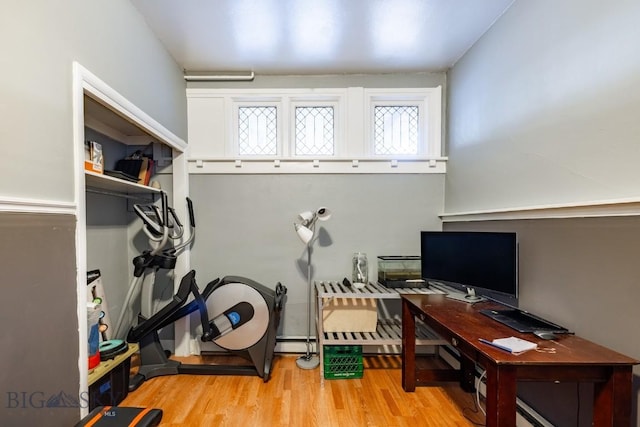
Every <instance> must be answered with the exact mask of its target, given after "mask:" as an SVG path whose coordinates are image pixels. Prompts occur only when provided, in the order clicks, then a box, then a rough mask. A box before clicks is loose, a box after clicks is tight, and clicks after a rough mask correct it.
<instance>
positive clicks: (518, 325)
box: [480, 309, 569, 334]
mask: <svg viewBox="0 0 640 427" xmlns="http://www.w3.org/2000/svg"><path fill="white" fill-rule="evenodd" d="M480 313H482V314H484V315H485V316H488V317H490V318H492V319H493V320H495V321H497V322H500V323H502V324H503V325H507V326H508V327H510V328H512V329H515V330H516V331H518V332H524V333H526V332H535V331H549V332H555V333H559V334H562V333H565V334H566V333H569V330H568V329H567V328H565V327H562V326H560V325H556V324H555V323H552V322H549V321H548V320H545V319H543V318H541V317H538V316H536V315H534V314H531V313H527V312H526V311H522V310H518V309H506V310H480Z"/></svg>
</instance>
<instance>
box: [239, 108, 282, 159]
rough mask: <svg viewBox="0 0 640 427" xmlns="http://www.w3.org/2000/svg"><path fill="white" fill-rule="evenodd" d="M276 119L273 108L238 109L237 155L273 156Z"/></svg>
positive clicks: (276, 129) (275, 138)
mask: <svg viewBox="0 0 640 427" xmlns="http://www.w3.org/2000/svg"><path fill="white" fill-rule="evenodd" d="M277 117H278V112H277V108H276V107H275V106H267V107H262V106H255V107H238V154H240V155H263V156H275V155H276V154H277V153H278V138H277V137H278V121H277Z"/></svg>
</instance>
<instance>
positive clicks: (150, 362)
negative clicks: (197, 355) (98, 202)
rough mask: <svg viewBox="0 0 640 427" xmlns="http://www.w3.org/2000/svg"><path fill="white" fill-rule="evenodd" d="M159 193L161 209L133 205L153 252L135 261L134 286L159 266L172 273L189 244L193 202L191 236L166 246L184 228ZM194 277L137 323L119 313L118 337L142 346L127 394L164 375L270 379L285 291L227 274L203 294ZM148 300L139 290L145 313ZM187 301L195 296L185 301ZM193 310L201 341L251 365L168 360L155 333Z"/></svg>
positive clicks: (131, 296)
mask: <svg viewBox="0 0 640 427" xmlns="http://www.w3.org/2000/svg"><path fill="white" fill-rule="evenodd" d="M161 195H162V210H161V211H160V210H159V209H158V207H157V206H155V205H135V206H134V210H135V212H136V213H137V214H138V216H139V217H140V218H141V219H142V220H143V222H144V230H145V233H146V234H147V236H149V239H150V242H152V243H155V248H153V249H152V250H151V251H144V252H143V253H142V254H141V255H140V256H138V257H136V258H134V261H133V263H134V277H135V278H134V280H133V282H132V286H136V287H140V284H141V283H142V282H145V283H149V280H147V279H148V277H147V278H142V276H143V275H144V273H145V272H146V273H147V275H148V276H151V278H152V279H153V278H154V277H155V273H156V272H157V270H158V269H160V268H164V269H174V268H175V263H176V259H177V255H176V254H177V252H178V251H180V250H181V249H183V248H185V247H187V246H188V245H190V244H191V242H192V241H193V238H194V235H195V233H194V230H195V219H194V214H193V204H192V202H191V200H190V199H188V198H187V206H188V210H189V221H190V226H191V235H190V236H189V238H188V239H187V240H186V241H185V242H183V243H180V244H178V245H175V246H172V247H170V248H167V249H165V248H164V246H165V245H166V244H167V242H168V241H169V240H174V241H175V240H178V239H180V238H181V237H182V234H183V231H184V230H183V227H182V224H181V223H180V221H179V219H178V217H177V215H176V214H175V211H174V210H173V209H171V208H170V207H168V205H167V199H166V194H165V193H164V192H162V193H161ZM195 276H196V272H195V271H194V270H191V271H190V272H188V273H187V274H186V275H185V276H184V277H182V279H181V281H180V285H179V287H178V290H177V292H176V293H175V295H174V296H173V299H172V300H171V301H170V302H169V303H168V304H166V305H165V306H164V307H162V308H161V309H160V310H158V311H157V312H155V313H153V314H151V315H148V316H147V315H143V313H139V315H138V322H137V324H135V325H130V328H127V326H123V322H125V321H126V320H125V319H126V317H127V315H126V313H125V314H124V316H123V315H122V314H121V316H120V319H119V322H118V325H117V327H116V333H122V330H123V329H128V332H127V336H126V339H127V341H128V342H130V343H131V342H138V343H139V346H140V367H139V369H138V373H137V374H136V375H135V376H133V377H132V378H131V380H130V383H129V391H133V390H136V389H137V388H138V387H139V386H140V385H141V384H142V383H143V382H144V381H145V380H147V379H150V378H153V377H156V376H162V375H176V374H198V375H257V376H259V377H261V378H263V380H264V382H267V381H268V380H269V378H270V375H271V366H272V362H273V352H274V349H275V344H276V333H277V330H278V326H279V324H280V314H281V312H282V310H283V308H284V304H285V299H286V292H287V288H286V287H284V286H283V285H282V284H281V283H277V285H276V288H275V290H272V289H270V288H267V287H266V286H263V285H261V284H259V283H257V282H255V281H253V280H251V279H248V278H245V277H239V276H225V277H223V278H222V279H215V280H213V281H211V282H209V283H208V284H207V285H206V287H205V289H204V290H203V291H202V292H201V291H200V289H199V287H198V285H197V283H196V279H195ZM151 281H152V280H151ZM138 293H139V290H136V289H130V290H129V292H128V295H127V301H126V303H127V305H131V304H132V302H133V301H134V300H135V297H136V296H137V295H138ZM151 297H152V292H142V298H141V299H142V300H143V301H142V303H141V305H142V306H143V307H144V306H145V304H146V305H147V309H148V308H150V307H152V306H153V304H152V303H151V302H150V301H147V300H148V299H150V298H151ZM190 297H193V298H192V299H191V300H190V301H189V299H190ZM126 308H127V309H129V311H131V310H130V308H129V307H126ZM124 311H125V308H123V312H124ZM195 311H198V314H199V323H200V325H201V327H202V333H201V336H200V339H201V340H202V341H212V342H214V343H215V344H216V345H217V346H219V347H221V348H222V349H224V350H226V351H227V352H228V353H229V354H232V355H237V356H241V357H242V358H244V359H246V360H247V361H250V362H251V364H250V365H235V364H234V365H200V364H184V363H181V362H178V361H175V360H170V359H169V358H168V352H167V351H165V350H164V349H163V347H162V345H161V343H160V339H159V336H158V331H159V330H160V329H162V328H164V327H166V326H168V325H170V324H172V323H174V322H175V321H176V320H178V319H180V318H182V317H184V316H187V315H189V314H191V313H193V312H195Z"/></svg>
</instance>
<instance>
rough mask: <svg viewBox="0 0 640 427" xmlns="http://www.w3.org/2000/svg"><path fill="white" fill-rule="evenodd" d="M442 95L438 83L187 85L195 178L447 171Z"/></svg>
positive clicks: (191, 155)
mask: <svg viewBox="0 0 640 427" xmlns="http://www.w3.org/2000/svg"><path fill="white" fill-rule="evenodd" d="M302 80H303V79H302V78H301V81H302ZM441 96H442V88H441V87H439V86H438V87H432V88H379V87H373V88H365V87H336V88H301V87H297V88H284V89H278V88H215V89H214V88H188V89H187V102H188V113H189V121H188V125H189V155H190V158H189V162H190V163H193V164H194V165H191V166H190V168H191V169H190V173H191V172H193V173H241V174H242V173H348V174H352V173H444V172H446V161H447V159H446V157H444V156H443V154H442V146H441V136H442V135H441V134H442V117H441V115H442V111H443V109H442V101H441ZM194 171H195V172H194Z"/></svg>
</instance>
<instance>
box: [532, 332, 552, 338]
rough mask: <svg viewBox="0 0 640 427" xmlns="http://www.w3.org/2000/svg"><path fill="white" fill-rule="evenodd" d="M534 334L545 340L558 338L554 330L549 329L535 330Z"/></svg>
mask: <svg viewBox="0 0 640 427" xmlns="http://www.w3.org/2000/svg"><path fill="white" fill-rule="evenodd" d="M533 335H535V336H537V337H538V338H540V339H543V340H553V339H556V334H554V333H553V332H549V331H534V332H533Z"/></svg>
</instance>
